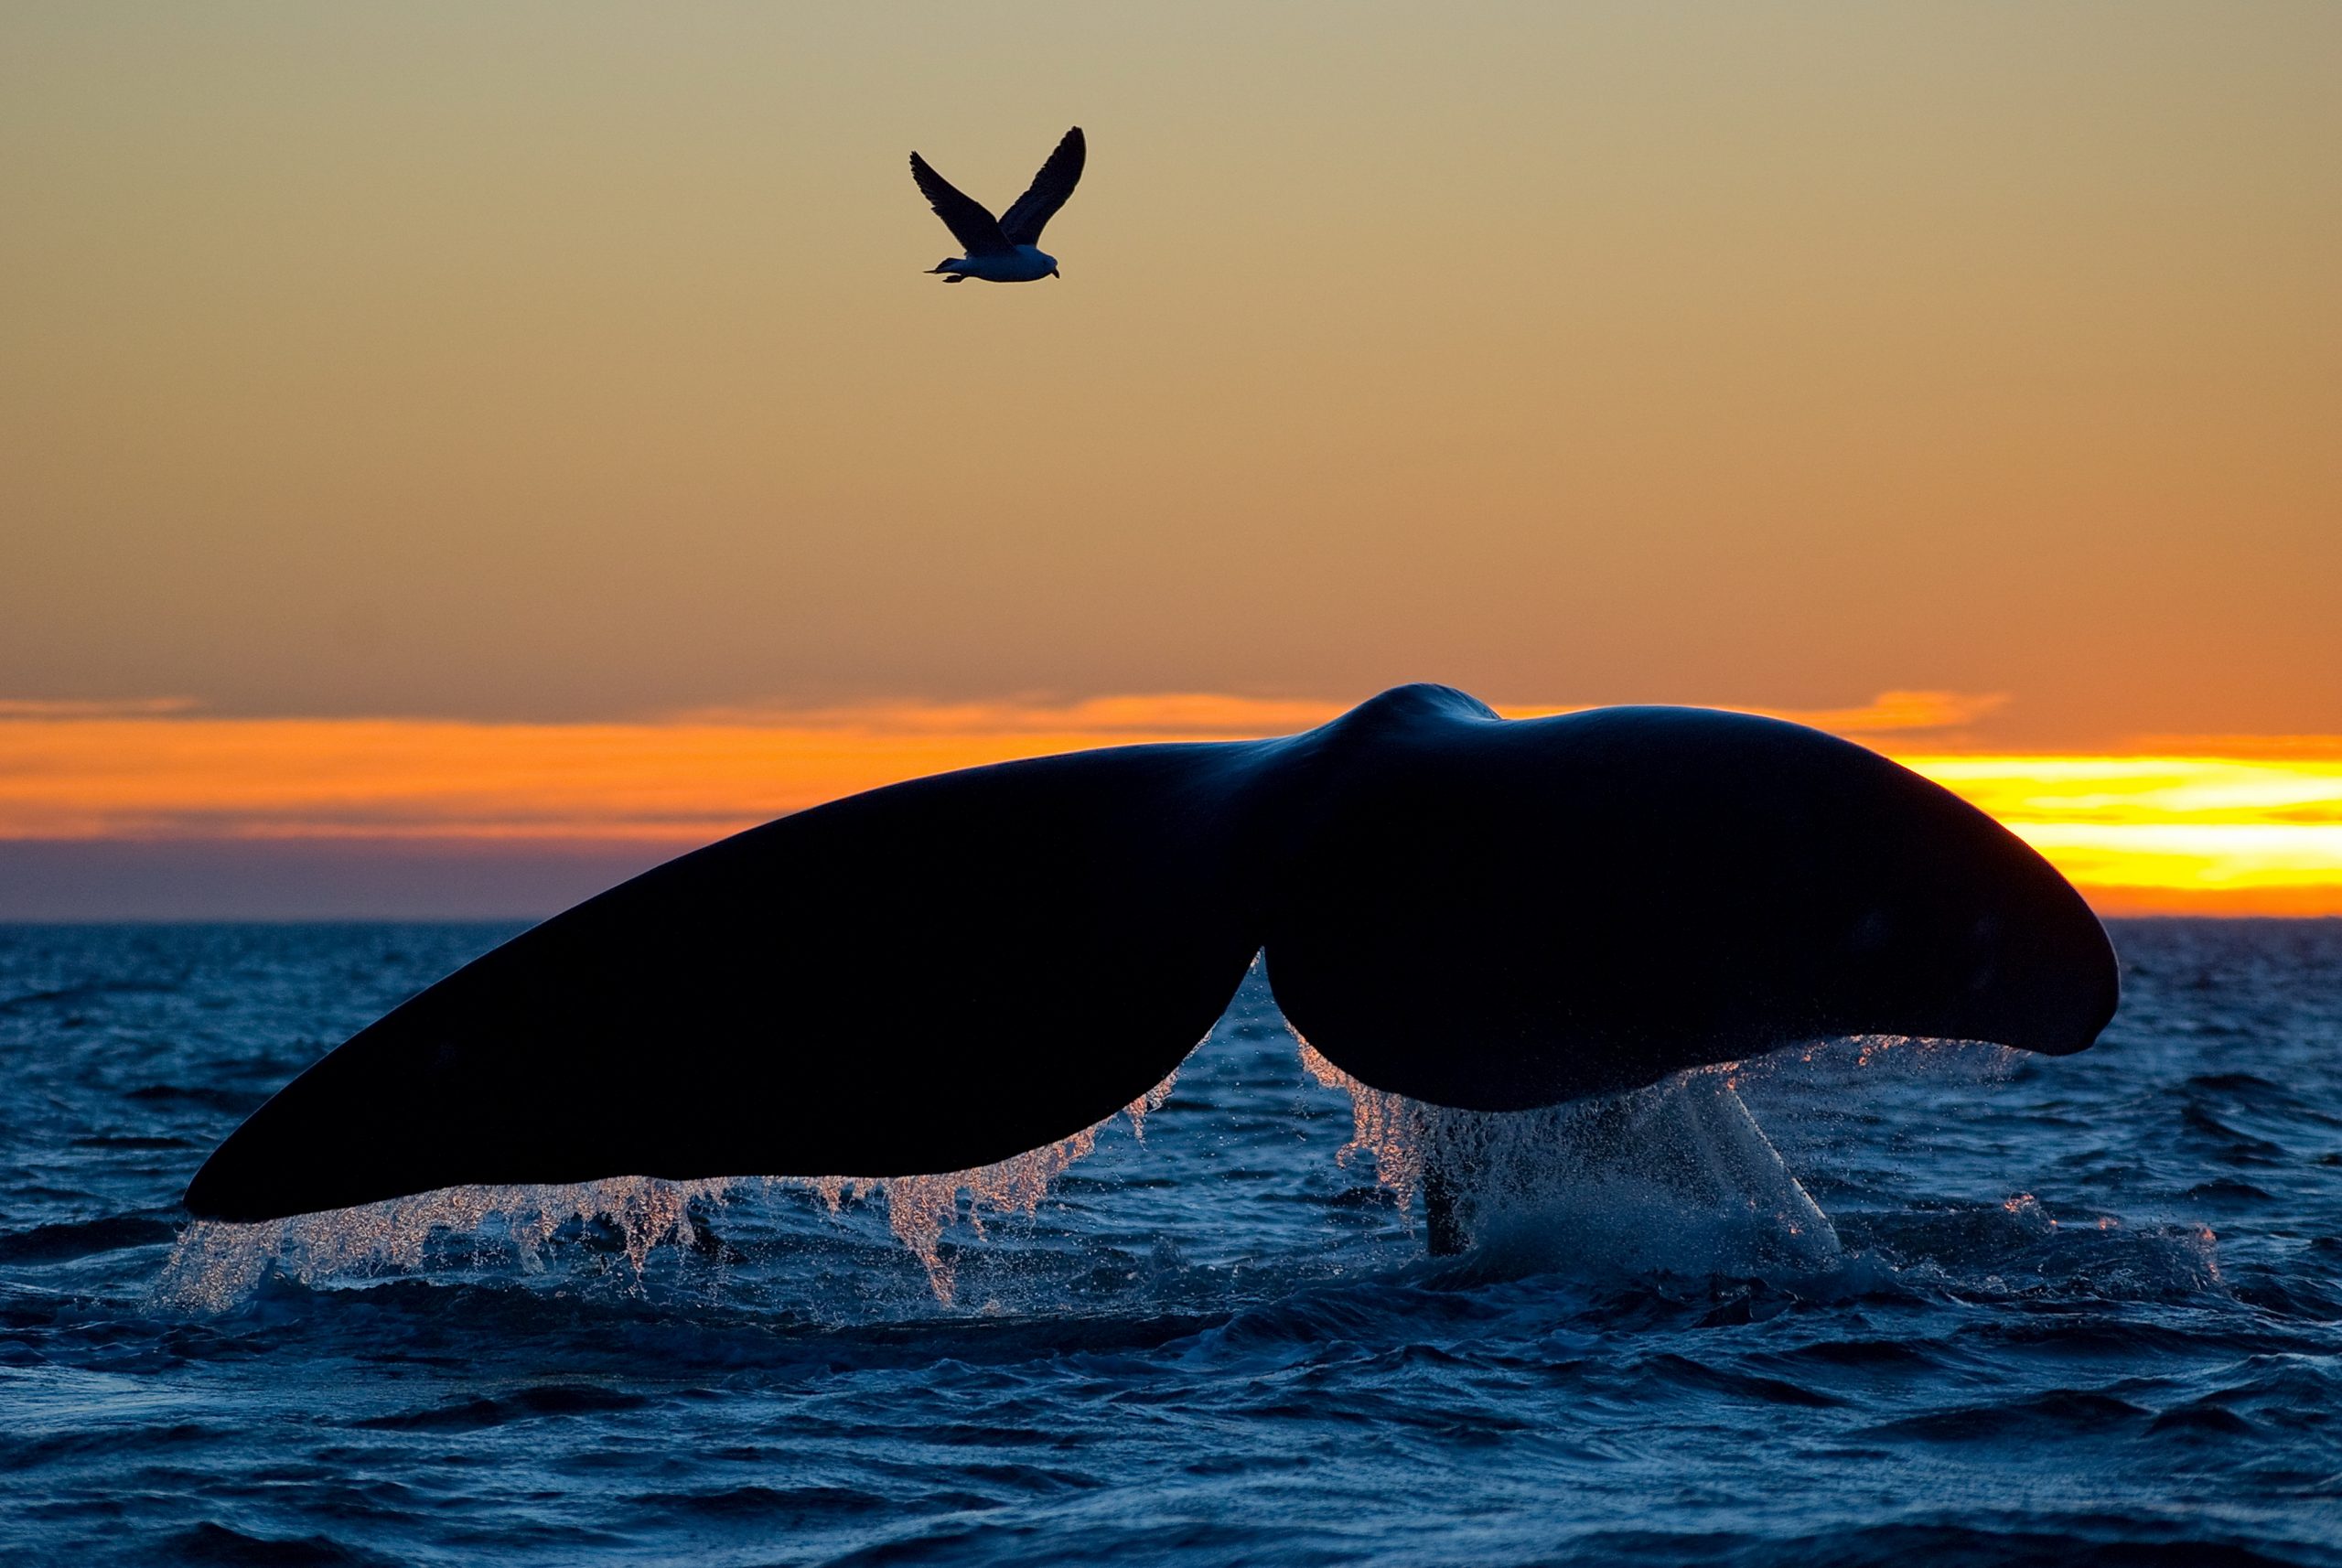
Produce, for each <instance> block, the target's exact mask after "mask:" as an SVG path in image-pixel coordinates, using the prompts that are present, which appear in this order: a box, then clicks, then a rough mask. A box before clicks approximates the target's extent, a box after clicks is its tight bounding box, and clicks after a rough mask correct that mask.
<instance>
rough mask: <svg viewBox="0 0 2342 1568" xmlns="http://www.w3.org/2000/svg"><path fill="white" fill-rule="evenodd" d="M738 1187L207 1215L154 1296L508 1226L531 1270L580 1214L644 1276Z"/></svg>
mask: <svg viewBox="0 0 2342 1568" xmlns="http://www.w3.org/2000/svg"><path fill="white" fill-rule="evenodd" d="M732 1185H733V1184H732V1183H731V1182H730V1181H728V1180H716V1181H661V1180H658V1179H655V1178H653V1177H650V1176H619V1177H615V1178H612V1179H609V1180H606V1181H590V1182H578V1183H575V1184H571V1185H564V1186H553V1187H445V1188H442V1189H440V1190H438V1191H436V1192H425V1193H418V1194H416V1195H415V1196H414V1197H400V1198H393V1199H391V1200H390V1201H388V1202H385V1203H369V1204H364V1205H360V1207H358V1208H338V1209H332V1210H328V1211H327V1212H325V1213H321V1214H301V1215H295V1216H294V1217H293V1218H292V1219H271V1220H263V1221H262V1222H260V1223H258V1224H252V1225H239V1224H231V1223H228V1222H225V1221H221V1220H211V1219H199V1220H197V1221H196V1222H195V1223H194V1224H192V1225H189V1226H188V1228H187V1230H184V1231H182V1232H181V1233H180V1235H179V1239H178V1241H177V1245H175V1246H174V1247H173V1248H172V1249H171V1255H170V1257H169V1259H168V1260H167V1261H166V1262H165V1263H164V1264H163V1270H162V1273H161V1274H160V1275H158V1276H157V1277H156V1282H155V1285H154V1289H153V1292H152V1298H153V1300H154V1301H155V1302H156V1305H162V1306H167V1307H175V1308H178V1309H182V1310H195V1311H207V1312H218V1311H222V1310H224V1309H226V1308H227V1307H229V1306H231V1305H234V1304H235V1303H237V1302H238V1301H241V1300H242V1299H243V1298H244V1297H245V1296H246V1295H248V1294H251V1292H252V1290H253V1289H254V1288H255V1287H257V1286H258V1285H259V1283H261V1281H262V1280H263V1278H265V1277H266V1276H267V1275H268V1274H269V1273H271V1272H272V1271H274V1272H275V1273H281V1274H284V1275H286V1276H288V1277H290V1278H293V1279H296V1280H299V1281H300V1282H301V1283H305V1284H317V1283H325V1282H328V1281H330V1280H336V1279H347V1278H351V1277H360V1278H364V1277H371V1276H375V1275H381V1274H395V1273H414V1272H416V1271H417V1270H419V1269H421V1268H422V1267H423V1266H424V1259H425V1252H426V1250H427V1249H428V1248H429V1246H430V1244H431V1241H432V1240H433V1238H434V1237H436V1236H442V1235H447V1234H451V1233H452V1234H474V1233H479V1232H482V1231H489V1232H492V1231H494V1230H501V1231H502V1232H503V1235H504V1239H505V1240H506V1241H507V1242H508V1243H509V1245H510V1248H511V1251H512V1252H513V1255H514V1257H515V1259H516V1261H517V1262H519V1264H520V1266H521V1271H522V1272H523V1273H542V1272H543V1269H544V1266H545V1254H546V1251H547V1249H548V1247H549V1246H550V1245H551V1243H552V1241H553V1237H554V1236H555V1234H556V1233H558V1232H559V1231H560V1230H562V1229H563V1228H564V1227H565V1226H568V1225H570V1224H573V1223H575V1224H581V1225H585V1226H588V1227H592V1226H597V1225H607V1226H608V1227H609V1228H610V1229H611V1230H614V1231H615V1232H616V1233H617V1234H618V1238H619V1241H620V1248H621V1251H623V1253H624V1256H625V1258H626V1261H627V1263H628V1266H629V1267H630V1268H631V1269H632V1271H633V1273H634V1276H635V1278H636V1279H637V1280H639V1279H640V1278H641V1276H642V1272H643V1270H644V1268H645V1267H646V1266H647V1265H648V1264H649V1262H650V1253H651V1251H652V1250H653V1249H654V1248H657V1247H659V1246H661V1245H664V1244H670V1243H671V1244H675V1245H680V1246H684V1247H689V1246H692V1245H693V1244H695V1243H696V1242H697V1240H698V1239H699V1237H698V1232H697V1230H695V1229H694V1228H693V1223H692V1215H691V1208H692V1205H693V1202H695V1201H701V1202H714V1203H721V1202H722V1201H724V1198H725V1195H726V1194H727V1193H728V1191H729V1190H730V1188H731V1187H732Z"/></svg>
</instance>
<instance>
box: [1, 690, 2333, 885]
mask: <svg viewBox="0 0 2342 1568" xmlns="http://www.w3.org/2000/svg"><path fill="white" fill-rule="evenodd" d="M1992 705H1993V704H1992V703H1991V702H1990V701H1989V700H1983V701H1980V700H1977V699H1972V698H1961V697H1960V696H1958V695H1956V694H1952V693H1886V694H1885V695H1884V696H1882V697H1881V698H1880V699H1879V700H1878V701H1877V702H1875V703H1870V704H1867V705H1865V706H1864V707H1861V708H1855V709H1847V710H1842V711H1839V712H1835V713H1802V714H1793V715H1790V716H1795V717H1799V718H1801V719H1805V720H1808V721H1821V722H1823V723H1826V724H1829V725H1830V726H1831V727H1833V728H1836V729H1838V730H1840V731H1841V732H1842V733H1846V734H1849V735H1852V736H1855V737H1857V738H1860V739H1863V740H1865V741H1867V742H1869V743H1870V744H1872V745H1874V746H1878V747H1880V748H1881V749H1885V750H1887V751H1889V752H1890V753H1893V754H1896V755H1898V756H1899V757H1901V759H1902V760H1903V761H1904V762H1906V763H1907V765H1909V766H1911V767H1913V768H1917V769H1918V771H1920V772H1921V773H1924V774H1926V775H1927V776H1928V777H1929V778H1932V779H1936V780H1937V781H1939V782H1940V783H1942V784H1944V785H1946V786H1947V787H1949V788H1950V789H1954V790H1957V791H1958V792H1960V793H1961V794H1962V795H1964V796H1966V797H1967V798H1968V799H1969V800H1973V801H1974V802H1976V803H1977V804H1978V805H1980V806H1982V807H1983V808H1984V809H1985V810H1987V811H1991V812H1993V814H1994V815H1995V816H1997V817H1999V818H2000V819H2001V820H2002V821H2003V822H2006V823H2008V824H2009V825H2010V826H2011V827H2012V828H2013V829H2014V830H2015V831H2016V832H2018V833H2019V834H2020V835H2021V836H2023V837H2024V838H2025V839H2026V840H2027V841H2028V842H2029V843H2032V844H2034V845H2035V847H2036V848H2037V849H2039V850H2040V851H2041V852H2042V853H2043V854H2046V855H2047V856H2048V857H2049V859H2050V860H2051V861H2052V862H2054V863H2055V864H2056V865H2058V866H2059V868H2060V869H2062V870H2064V871H2065V872H2066V873H2067V875H2068V876H2069V877H2071V878H2072V879H2073V880H2074V881H2076V882H2077V883H2078V884H2079V886H2082V887H2083V889H2084V890H2085V892H2086V893H2088V894H2089V896H2090V897H2091V899H2092V901H2093V902H2094V903H2095V904H2096V905H2097V906H2098V907H2099V908H2100V909H2101V910H2102V911H2104V912H2107V913H2111V914H2125V913H2150V912H2154V913H2164V912H2192V913H2213V914H2342V737H2329V738H2324V739H2320V738H2318V737H2294V740H2293V742H2292V743H2291V745H2290V746H2289V747H2283V748H2277V747H2267V746H2264V747H2262V748H2261V754H2260V755H2251V756H2234V755H2230V756H2222V755H2218V754H2217V753H2214V752H2211V751H2208V750H2206V749H2201V748H2188V747H2186V746H2179V747H2166V748H2165V749H2161V750H2156V751H2153V752H2145V753H2141V754H2137V755H2129V756H2095V757H2074V756H2053V755H2045V754H2037V753H2036V754H2014V755H2012V754H2006V753H1989V752H1972V751H1971V752H1956V751H1945V750H1942V749H1940V746H1941V743H1942V741H1943V740H1944V739H1945V738H1946V737H1947V736H1957V735H1958V734H1959V733H1961V732H1960V729H1959V727H1958V726H1961V725H1964V724H1966V723H1969V722H1971V721H1972V720H1973V719H1974V718H1975V717H1976V716H1977V715H1978V714H1980V713H1981V712H1984V711H1989V709H1990V708H1991V706H1992ZM1333 711H1334V710H1332V709H1330V708H1328V707H1327V706H1325V705H1323V704H1317V703H1299V702H1265V701H1261V700H1258V699H1246V698H1238V697H1219V696H1210V695H1202V694H1189V695H1171V696H1157V697H1113V698H1101V699H1092V700H1090V701H1087V702H1082V703H1072V704H1055V705H1051V704H1030V703H957V704H928V705H920V704H909V703H893V704H874V705H870V706H866V707H857V708H839V709H828V710H807V711H803V712H799V713H794V714H771V713H768V714H739V713H734V714H723V713H718V714H700V715H686V716H682V717H679V718H675V719H672V720H669V721H665V722H661V723H637V724H532V725H521V724H484V723H456V722H450V721H445V720H395V719H322V720H320V719H236V718H228V719H220V718H208V717H202V716H198V715H190V714H158V713H151V712H139V713H130V714H108V713H103V712H89V711H86V710H83V711H73V710H68V711H66V712H61V713H50V714H40V713H37V712H29V711H26V712H19V713H18V714H16V716H15V717H13V718H5V717H0V840H16V841H50V842H54V843H90V842H110V843H132V844H137V843H146V844H152V845H155V846H156V847H157V849H158V850H159V851H161V852H163V853H167V851H168V847H169V846H170V845H171V844H172V843H175V842H183V841H188V840H215V841H216V840H223V839H224V840H242V841H265V840H312V841H327V842H329V843H332V842H339V843H366V844H370V845H373V846H381V845H383V844H402V843H403V844H406V845H409V846H425V847H430V848H436V849H438V850H440V851H443V852H444V851H446V849H447V848H448V847H449V846H451V845H452V846H457V847H458V848H460V847H461V846H466V845H469V846H472V847H474V848H479V847H482V846H501V847H503V848H504V849H506V850H507V851H509V850H510V848H511V847H513V846H514V845H515V844H516V843H518V844H521V845H532V846H534V847H535V848H536V849H537V850H538V851H539V852H540V853H544V852H551V853H553V854H563V853H575V851H576V849H577V847H578V846H580V845H588V844H600V845H602V846H604V847H605V848H606V849H607V848H610V847H613V846H619V845H623V846H628V849H629V850H630V851H631V852H632V853H634V854H638V855H639V858H640V859H641V861H642V862H643V863H644V864H648V863H649V862H650V861H652V860H656V859H660V858H663V857H664V856H666V855H668V854H674V853H677V852H680V851H681V850H682V849H685V848H688V847H691V846H693V845H696V844H699V843H705V842H707V841H708V840H710V839H713V838H715V837H718V836H720V835H722V834H724V833H727V832H734V831H736V830H737V829H740V828H743V827H747V826H749V825H751V824H753V823H755V822H760V821H763V820H765V819H766V818H768V817H772V816H777V815H779V814H781V813H783V812H787V811H797V810H800V809H802V808H803V807H806V806H810V805H813V804H816V803H818V802H819V801H822V800H829V799H833V798H835V797H836V796H839V795H843V794H847V793H850V792H852V791H854V790H857V789H869V788H872V787H874V786H876V785H879V784H884V783H888V782H891V781H893V780H896V779H906V778H911V777H914V776H917V775H919V774H922V773H930V772H935V771H939V770H940V769H942V768H957V767H966V766H971V765H972V764H976V763H981V762H991V761H999V760H1004V759H1006V758H1010V757H1030V756H1037V755H1040V754H1043V753H1047V752H1052V751H1063V750H1068V749H1071V748H1075V747H1080V746H1112V745H1117V744H1123V743H1128V742H1132V741H1142V740H1176V739H1229V738H1239V737H1243V736H1256V735H1267V734H1275V733H1281V732H1285V731H1290V730H1293V729H1297V728H1301V727H1304V726H1306V725H1313V724H1316V723H1318V722H1321V721H1322V720H1323V719H1325V718H1327V717H1330V716H1332V713H1333ZM1535 711H1542V710H1532V709H1519V710H1515V712H1516V714H1526V713H1530V712H1535Z"/></svg>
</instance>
